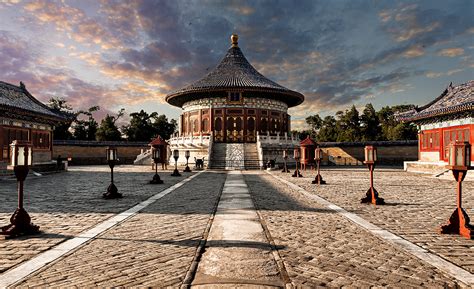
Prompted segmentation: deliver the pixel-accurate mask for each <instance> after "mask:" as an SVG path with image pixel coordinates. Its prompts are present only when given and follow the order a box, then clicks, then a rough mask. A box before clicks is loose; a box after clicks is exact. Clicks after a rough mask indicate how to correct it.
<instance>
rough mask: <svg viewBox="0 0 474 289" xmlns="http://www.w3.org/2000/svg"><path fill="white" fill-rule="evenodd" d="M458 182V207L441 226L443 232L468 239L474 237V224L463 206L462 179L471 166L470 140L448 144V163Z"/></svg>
mask: <svg viewBox="0 0 474 289" xmlns="http://www.w3.org/2000/svg"><path fill="white" fill-rule="evenodd" d="M446 168H448V169H451V170H452V171H453V176H454V179H455V180H456V181H457V182H458V190H457V191H458V192H457V195H458V196H457V208H456V209H455V210H454V212H453V214H452V215H451V217H450V218H449V221H448V224H446V225H443V226H441V229H440V233H441V234H459V235H461V236H463V237H466V238H468V239H472V238H473V237H474V234H473V232H474V226H472V225H470V224H469V216H468V215H467V213H466V211H464V209H463V208H462V181H463V180H464V178H465V177H466V174H467V171H468V170H469V169H470V168H471V145H470V144H469V143H468V142H452V143H450V144H449V145H448V165H447V166H446Z"/></svg>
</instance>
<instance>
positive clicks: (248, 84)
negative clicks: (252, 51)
mask: <svg viewBox="0 0 474 289" xmlns="http://www.w3.org/2000/svg"><path fill="white" fill-rule="evenodd" d="M231 39H232V46H231V47H230V48H229V50H228V51H227V54H226V55H225V56H224V58H223V59H222V60H221V62H220V63H219V65H217V67H216V68H214V70H212V71H211V72H210V73H209V74H208V75H206V76H205V77H204V78H202V79H200V80H198V81H196V82H194V83H193V84H191V85H188V86H186V87H184V88H182V89H179V90H177V91H174V92H172V93H170V94H168V95H167V96H166V101H167V102H168V103H169V104H172V105H175V106H179V107H181V106H182V105H183V104H184V103H185V102H186V101H189V100H192V99H199V98H202V97H208V96H212V95H209V94H208V93H209V92H219V91H228V90H231V89H238V90H242V91H247V92H256V93H258V94H260V95H266V96H268V97H271V98H275V99H278V100H281V101H283V102H285V103H287V104H288V106H296V105H298V104H300V103H302V102H303V101H304V96H303V95H302V94H301V93H299V92H296V91H292V90H290V89H288V88H286V87H283V86H281V85H279V84H278V83H276V82H273V81H271V80H270V79H268V78H266V77H265V76H263V75H262V74H260V73H259V72H258V71H257V70H256V69H255V68H254V67H253V66H252V65H251V64H250V63H249V62H248V60H247V59H246V58H245V56H244V54H243V53H242V51H241V50H240V48H239V47H238V43H237V40H238V37H237V35H235V34H233V35H232V37H231Z"/></svg>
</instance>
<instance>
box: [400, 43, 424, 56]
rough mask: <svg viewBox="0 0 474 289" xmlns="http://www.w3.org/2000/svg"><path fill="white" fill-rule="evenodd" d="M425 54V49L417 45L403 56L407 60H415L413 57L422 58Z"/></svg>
mask: <svg viewBox="0 0 474 289" xmlns="http://www.w3.org/2000/svg"><path fill="white" fill-rule="evenodd" d="M424 54H425V51H424V50H423V48H422V47H420V46H417V45H416V46H412V47H410V48H408V49H407V50H406V51H405V53H404V54H403V56H405V57H406V58H413V57H419V56H422V55H424Z"/></svg>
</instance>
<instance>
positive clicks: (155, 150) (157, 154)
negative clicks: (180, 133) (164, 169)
mask: <svg viewBox="0 0 474 289" xmlns="http://www.w3.org/2000/svg"><path fill="white" fill-rule="evenodd" d="M160 153H161V151H160V149H159V148H156V147H152V148H151V156H152V158H153V162H154V163H155V175H154V176H153V179H152V180H151V181H150V184H162V183H163V181H162V180H161V179H160V176H159V175H158V163H159V162H160Z"/></svg>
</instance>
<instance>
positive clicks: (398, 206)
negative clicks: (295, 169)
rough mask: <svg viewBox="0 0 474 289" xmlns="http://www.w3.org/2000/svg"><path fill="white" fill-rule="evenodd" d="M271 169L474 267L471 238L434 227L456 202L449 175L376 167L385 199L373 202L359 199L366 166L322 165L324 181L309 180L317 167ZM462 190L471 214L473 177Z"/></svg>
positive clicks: (366, 178) (473, 269)
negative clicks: (299, 171)
mask: <svg viewBox="0 0 474 289" xmlns="http://www.w3.org/2000/svg"><path fill="white" fill-rule="evenodd" d="M272 173H273V174H275V175H277V176H279V177H283V178H284V179H286V180H289V181H291V182H293V183H295V184H297V185H299V186H300V187H302V188H304V189H306V190H307V191H309V192H312V193H314V194H317V195H318V196H320V197H323V198H325V199H326V200H328V201H330V202H332V203H334V204H336V205H338V206H340V207H342V208H344V209H346V210H347V211H349V212H354V213H356V214H357V215H359V216H361V217H362V218H364V219H366V220H368V221H370V222H371V223H373V224H374V225H377V226H379V227H381V228H384V229H386V230H388V231H390V232H392V233H394V234H396V235H399V236H401V237H402V238H404V239H406V240H408V241H410V242H412V243H415V244H416V245H418V246H420V247H421V248H424V249H426V250H428V251H430V252H432V253H434V254H437V255H439V256H441V257H442V258H444V259H446V260H448V261H450V262H452V263H453V264H455V265H458V266H460V267H462V268H464V269H465V270H467V271H469V272H471V273H474V250H473V249H474V241H472V240H468V239H465V238H462V237H459V236H457V235H441V234H439V233H438V228H439V227H440V225H442V224H445V223H447V221H448V219H449V217H450V216H451V214H452V212H453V211H454V209H455V208H456V182H455V181H454V178H453V177H451V178H447V177H446V176H445V177H443V178H441V179H440V178H436V177H434V176H432V175H425V174H415V173H407V172H403V171H401V170H395V169H388V168H377V167H376V169H375V171H374V187H375V188H376V189H377V191H378V192H379V194H380V195H379V196H380V197H382V198H384V199H385V202H386V203H387V204H386V205H383V206H382V205H380V206H376V207H375V206H373V205H367V204H361V203H360V201H359V200H360V198H362V197H363V196H364V195H365V192H366V191H367V189H368V188H369V172H368V169H366V168H346V169H325V168H323V170H322V171H321V174H322V176H323V178H324V179H325V180H326V181H327V184H326V185H321V186H317V185H312V184H311V182H310V180H311V179H312V178H314V175H315V173H314V172H311V171H309V170H308V171H306V172H302V174H303V176H304V178H299V179H296V178H292V177H291V176H290V175H289V174H284V173H280V172H272ZM469 174H471V173H470V172H469V173H468V175H469ZM463 192H464V193H463V207H464V208H465V210H466V212H467V213H468V215H470V216H471V217H472V216H474V210H473V208H474V194H473V192H474V182H472V181H465V182H463Z"/></svg>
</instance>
